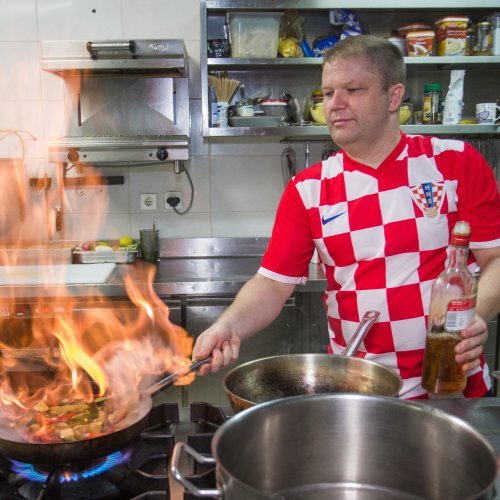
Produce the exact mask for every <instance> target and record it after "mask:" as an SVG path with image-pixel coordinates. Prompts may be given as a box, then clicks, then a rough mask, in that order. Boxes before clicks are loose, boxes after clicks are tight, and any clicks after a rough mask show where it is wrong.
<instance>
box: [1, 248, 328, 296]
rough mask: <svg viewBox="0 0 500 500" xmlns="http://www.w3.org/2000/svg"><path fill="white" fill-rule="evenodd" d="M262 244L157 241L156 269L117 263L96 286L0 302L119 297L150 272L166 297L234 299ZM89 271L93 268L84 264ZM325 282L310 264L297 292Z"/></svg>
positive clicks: (40, 291)
mask: <svg viewBox="0 0 500 500" xmlns="http://www.w3.org/2000/svg"><path fill="white" fill-rule="evenodd" d="M267 242H268V240H267V239H258V238H189V239H179V240H162V242H161V250H160V255H161V259H160V261H159V262H158V263H157V264H147V263H145V262H143V261H142V260H138V261H137V262H135V263H133V264H117V266H116V269H115V270H114V271H113V273H112V275H111V277H110V278H109V280H108V282H107V283H105V284H100V285H69V286H58V285H52V286H22V287H5V286H3V287H0V298H11V297H22V298H37V297H67V296H70V297H71V296H72V297H95V296H105V297H124V296H126V291H125V285H124V281H125V278H131V281H132V282H133V283H134V284H135V285H136V286H138V287H139V288H142V287H147V286H148V284H147V279H146V275H147V271H148V270H153V271H154V273H155V278H154V285H153V286H154V290H155V291H156V293H157V294H158V295H159V296H161V297H167V296H171V295H234V294H235V293H237V292H238V291H239V290H240V288H241V287H242V286H243V285H244V284H245V282H246V281H248V279H250V278H251V277H252V276H253V275H254V274H255V273H256V272H257V270H258V269H259V267H260V264H261V258H262V255H263V253H264V250H265V247H266V245H267ZM86 265H89V266H91V265H92V264H86ZM325 285H326V281H325V278H324V274H323V271H322V269H321V266H319V265H318V264H310V268H309V280H308V282H307V283H306V284H305V285H299V286H297V291H298V292H322V291H323V290H324V289H325Z"/></svg>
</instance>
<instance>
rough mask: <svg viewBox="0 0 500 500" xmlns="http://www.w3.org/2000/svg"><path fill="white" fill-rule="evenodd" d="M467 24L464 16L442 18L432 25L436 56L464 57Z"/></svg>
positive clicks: (467, 19) (467, 20)
mask: <svg viewBox="0 0 500 500" xmlns="http://www.w3.org/2000/svg"><path fill="white" fill-rule="evenodd" d="M468 24H469V18H468V17H464V16H458V17H442V18H440V19H438V20H437V21H436V22H435V23H434V26H435V27H436V41H437V43H436V52H437V55H438V56H463V55H465V49H466V38H467V27H468Z"/></svg>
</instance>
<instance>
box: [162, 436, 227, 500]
mask: <svg viewBox="0 0 500 500" xmlns="http://www.w3.org/2000/svg"><path fill="white" fill-rule="evenodd" d="M182 450H185V451H186V453H187V454H188V455H190V456H191V457H193V458H194V459H195V460H196V461H197V462H198V463H199V464H203V465H215V459H214V458H213V457H204V456H203V455H201V454H200V453H198V452H197V451H196V450H193V448H191V446H188V445H187V444H186V443H183V442H182V441H181V442H179V443H177V444H176V445H175V446H174V451H173V453H172V458H171V460H170V472H171V474H172V476H173V477H174V479H175V480H176V481H177V482H178V483H180V484H181V485H182V486H184V488H185V489H186V490H188V491H189V492H190V493H192V494H193V495H195V496H197V497H217V498H222V495H221V493H220V492H219V490H217V489H215V490H209V489H204V490H202V489H200V488H198V487H197V486H195V485H194V484H193V483H191V482H190V481H188V480H187V479H186V478H185V477H184V476H183V475H182V472H181V471H180V470H179V461H180V458H181V452H182Z"/></svg>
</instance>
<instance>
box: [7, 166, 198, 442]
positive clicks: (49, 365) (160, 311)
mask: <svg viewBox="0 0 500 500" xmlns="http://www.w3.org/2000/svg"><path fill="white" fill-rule="evenodd" d="M0 167H1V165H0ZM10 173H11V172H9V170H8V169H5V170H2V169H1V168H0V186H3V188H2V187H0V197H1V195H2V192H1V191H2V189H4V190H5V189H7V188H5V186H10V184H9V183H11V182H12V175H10ZM92 175H94V176H95V175H98V173H96V172H92ZM15 178H16V179H17V178H19V176H16V177H15ZM7 179H8V181H7ZM24 181H26V179H25V178H23V179H21V180H20V182H24ZM59 182H60V179H59ZM15 191H16V190H13V192H15ZM18 191H19V192H21V190H20V189H18ZM61 192H62V196H63V199H62V200H60V201H62V203H63V205H64V207H65V211H66V214H70V213H71V211H72V203H71V202H72V199H71V196H70V195H69V194H68V193H66V192H64V190H61ZM30 195H33V196H38V195H37V194H36V193H35V194H33V193H30V192H28V193H27V196H28V197H29V196H30ZM50 196H55V194H54V193H51V194H50ZM73 198H74V197H73ZM7 199H8V200H10V199H11V198H10V197H9V196H7ZM99 199H100V200H102V203H103V205H104V206H105V205H107V203H108V199H107V197H106V196H105V193H104V194H102V193H101V194H100V196H99ZM21 201H22V204H23V209H24V208H25V209H26V211H25V212H24V211H23V214H22V216H23V218H24V221H23V220H21V217H20V213H17V212H16V210H15V209H14V211H12V210H11V211H10V215H9V209H8V208H6V207H3V209H2V207H0V227H1V230H2V235H3V242H4V243H3V247H2V248H0V265H4V266H10V267H12V266H15V265H17V264H19V263H20V262H21V260H20V256H21V255H22V254H23V252H24V251H25V249H26V248H27V246H29V245H31V244H33V243H35V244H37V245H40V246H41V248H44V247H43V245H46V244H47V235H46V234H38V232H37V231H38V229H37V230H35V231H30V228H40V227H41V228H46V227H47V224H46V222H47V216H50V213H48V212H47V210H46V204H45V203H41V204H40V203H38V204H37V203H31V202H30V201H29V200H28V201H29V202H28V203H27V204H26V203H25V200H24V198H23V200H21ZM78 201H80V200H78ZM49 203H51V202H50V201H49ZM13 212H14V213H13ZM49 212H50V211H49ZM94 212H96V213H105V210H102V209H95V210H94ZM92 218H93V217H92ZM72 230H73V229H67V232H66V234H71V231H72ZM85 230H86V233H85V237H84V241H88V240H91V239H92V237H94V238H95V239H97V235H98V234H100V233H99V225H98V224H97V223H96V224H95V227H92V228H88V230H87V228H85ZM42 233H43V231H42ZM64 234H65V233H64V232H63V233H62V234H61V236H64ZM30 235H31V238H34V239H30ZM80 241H81V240H80ZM54 243H57V242H54V241H53V242H52V244H51V248H52V247H53V245H54ZM60 243H61V245H62V244H63V240H62V239H61V241H60ZM37 258H39V260H38V261H37V264H38V265H39V266H43V269H44V273H47V275H48V274H50V272H51V266H52V265H53V261H52V260H51V255H50V252H48V251H45V252H44V251H41V252H40V254H39V257H37ZM90 265H91V264H90ZM124 266H125V268H126V272H125V273H124V274H125V278H124V282H125V289H126V292H127V295H128V300H126V301H125V300H122V301H113V307H109V306H110V304H109V299H108V298H107V297H106V296H102V295H97V294H98V292H97V291H96V295H97V296H95V297H93V301H94V302H95V307H92V308H88V307H83V308H82V307H81V305H82V304H81V302H85V301H84V299H79V298H78V297H75V296H74V293H73V291H72V290H71V289H70V288H69V287H64V286H58V287H57V288H54V287H47V286H43V285H42V286H40V287H38V288H37V290H36V293H35V294H34V295H35V297H36V298H34V299H30V304H31V307H32V310H33V311H35V310H37V311H38V312H39V313H37V314H32V315H31V316H29V315H28V316H27V317H25V318H24V319H23V320H22V321H19V320H17V319H16V318H8V319H7V318H5V319H1V318H0V350H1V353H0V413H1V417H0V435H2V436H9V438H12V437H13V436H14V437H16V438H17V439H24V440H30V439H31V436H30V433H29V432H27V431H26V426H27V422H29V421H30V419H31V417H32V416H33V415H39V414H40V411H41V410H40V409H41V408H46V407H49V408H51V409H53V408H58V407H59V408H60V407H61V406H63V407H64V405H66V406H67V405H70V404H73V403H85V404H88V405H91V404H93V403H95V402H96V401H98V400H99V398H101V399H102V398H103V397H106V398H109V400H111V401H113V405H114V406H113V411H115V410H116V408H117V407H119V408H120V409H121V413H122V414H126V413H127V412H129V410H130V409H133V408H135V407H136V406H137V405H138V404H142V401H143V399H144V398H141V393H142V391H143V390H144V389H145V388H146V387H147V386H149V385H150V384H151V383H153V382H154V381H155V379H156V378H157V377H158V376H160V375H161V374H163V373H165V372H174V371H178V370H179V369H181V368H182V367H184V366H186V365H188V364H189V358H190V354H191V350H192V345H193V338H192V337H190V336H189V335H188V334H187V332H186V331H185V330H184V329H182V328H181V327H179V326H177V325H175V324H173V323H172V322H171V321H170V318H169V309H168V307H167V306H166V304H165V303H164V302H163V301H162V300H161V299H160V298H159V297H158V296H157V294H156V292H155V291H154V288H153V282H154V277H155V272H156V268H155V266H152V265H149V264H146V263H144V262H142V261H139V262H137V263H135V264H133V265H124ZM23 293H25V290H24V291H21V292H20V291H19V290H18V289H16V288H15V287H6V286H0V297H1V298H0V304H1V303H2V302H3V303H9V304H15V303H16V301H19V299H20V298H23V299H24V297H23ZM131 304H133V306H132V305H131ZM56 306H57V307H56ZM37 308H38V309H37ZM46 308H48V309H49V311H48V312H47V314H45V313H44V312H43V311H44V310H45V309H46ZM55 309H57V310H55ZM40 311H41V313H40ZM75 311H76V312H75ZM28 362H34V363H35V364H36V367H37V368H36V369H32V368H30V369H26V364H27V363H28ZM28 364H29V363H28ZM193 378H194V376H192V377H191V378H190V379H189V378H188V379H186V378H184V379H183V382H184V383H189V382H191V381H192V380H193ZM45 411H46V410H45ZM47 415H48V414H47ZM122 417H123V415H122ZM122 417H121V418H122ZM54 418H55V417H54V414H50V416H48V417H47V420H50V419H52V420H53V419H54ZM50 424H51V425H53V422H50ZM43 425H45V424H42V427H43ZM47 425H48V424H47ZM111 430H112V429H111ZM42 434H43V430H42Z"/></svg>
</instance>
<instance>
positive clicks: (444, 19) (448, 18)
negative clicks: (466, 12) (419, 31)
mask: <svg viewBox="0 0 500 500" xmlns="http://www.w3.org/2000/svg"><path fill="white" fill-rule="evenodd" d="M457 21H458V22H466V23H468V22H469V18H468V16H445V17H440V18H439V19H437V20H436V21H434V24H435V25H436V24H441V23H450V22H457Z"/></svg>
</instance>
